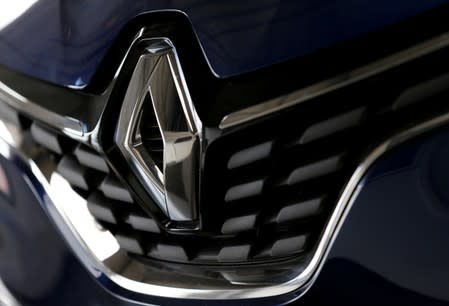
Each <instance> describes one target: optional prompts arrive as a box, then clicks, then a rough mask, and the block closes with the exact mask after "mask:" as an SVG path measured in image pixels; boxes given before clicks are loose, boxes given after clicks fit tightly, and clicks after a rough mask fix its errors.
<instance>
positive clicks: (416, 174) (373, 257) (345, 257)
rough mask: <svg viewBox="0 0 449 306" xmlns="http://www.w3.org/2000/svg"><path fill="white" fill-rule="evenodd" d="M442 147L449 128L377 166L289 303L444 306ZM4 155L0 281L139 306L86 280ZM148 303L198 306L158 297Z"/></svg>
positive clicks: (24, 290)
mask: <svg viewBox="0 0 449 306" xmlns="http://www.w3.org/2000/svg"><path fill="white" fill-rule="evenodd" d="M448 140H449V129H447V128H446V129H444V130H441V131H439V132H435V133H433V134H431V135H426V136H423V137H421V138H419V139H416V140H413V141H411V142H409V143H406V144H405V145H403V146H401V147H399V148H397V149H395V150H394V151H392V152H390V153H388V154H387V155H386V156H385V157H383V158H382V159H381V160H379V161H378V162H377V164H375V165H374V166H373V168H372V169H371V170H370V171H369V173H368V174H367V176H366V177H365V179H364V181H363V188H362V189H361V192H360V194H359V196H358V197H357V199H356V201H355V203H354V205H353V207H352V209H351V211H350V213H349V215H348V217H347V219H346V221H345V223H344V224H343V227H342V229H341V232H340V233H339V235H338V237H337V240H336V242H335V244H334V246H333V248H332V250H331V253H330V255H329V257H328V259H327V261H326V263H325V265H324V267H323V270H322V271H321V273H320V274H319V276H318V278H317V280H316V282H315V284H314V285H313V286H312V288H311V289H310V290H309V291H308V292H307V293H306V294H305V295H304V296H303V297H302V298H299V299H297V297H298V296H299V295H300V293H299V292H298V293H291V294H289V295H288V298H289V299H290V300H291V303H293V304H297V305H342V304H344V305H384V304H391V303H393V304H395V305H405V304H406V305H449V284H448V282H447V275H448V274H449V264H448V261H447V258H448V257H449V247H448V245H447V233H448V232H449V191H448V189H447V188H446V186H447V173H448V171H449V161H448V159H447V156H448V155H449V141H448ZM0 155H1V157H0V190H1V193H0V238H1V239H0V242H1V243H0V275H1V277H2V279H3V281H4V283H5V284H6V285H7V287H8V288H9V289H10V290H11V292H12V293H13V294H14V295H15V296H16V298H17V300H18V301H19V302H20V303H21V304H22V305H127V306H131V305H137V304H136V303H135V302H132V301H130V300H126V301H125V300H123V299H121V298H119V297H118V296H117V295H113V294H111V293H110V292H109V291H106V290H105V289H104V287H103V286H102V285H101V284H102V282H104V279H103V278H102V274H101V273H98V277H97V278H96V279H95V278H92V277H91V276H90V274H89V272H88V271H87V270H86V268H85V267H84V266H83V265H81V264H80V262H79V261H78V259H77V258H76V257H75V256H74V255H73V253H72V252H71V249H70V248H69V247H68V246H67V245H66V243H65V241H64V240H63V239H62V238H61V236H60V233H59V232H58V231H57V230H56V227H55V225H54V224H53V223H52V221H51V220H50V218H48V216H47V215H46V214H45V212H44V211H45V210H44V209H43V208H44V207H45V205H46V204H45V198H46V194H45V192H44V190H43V189H39V188H37V189H34V188H30V186H33V185H34V186H36V185H35V183H34V182H35V180H36V179H35V178H34V177H32V176H30V171H29V169H27V168H26V167H25V164H24V163H23V162H22V161H21V158H20V157H19V156H18V155H16V154H15V152H14V151H13V150H11V149H10V148H9V149H8V148H7V147H5V143H4V142H1V146H0ZM43 205H44V206H43ZM46 209H47V210H48V209H50V207H46ZM50 212H51V209H50ZM98 272H99V271H98ZM103 285H105V284H103ZM111 288H113V287H110V286H109V289H111ZM118 292H119V291H118ZM281 300H284V301H285V297H284V298H275V299H272V300H270V299H265V300H263V301H260V300H259V301H258V303H260V302H265V303H263V304H266V305H270V304H276V303H277V302H279V301H281ZM146 302H147V303H151V304H168V305H185V304H192V303H193V304H195V305H198V304H201V303H200V301H192V300H167V299H162V298H156V297H155V298H151V297H150V298H149V299H147V300H146ZM251 302H254V301H251ZM251 302H250V304H251ZM232 303H233V302H229V301H221V302H220V301H215V302H213V303H212V302H207V304H208V305H224V304H225V305H229V304H232ZM235 303H237V304H239V302H237V301H235Z"/></svg>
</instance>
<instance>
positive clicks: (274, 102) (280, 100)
mask: <svg viewBox="0 0 449 306" xmlns="http://www.w3.org/2000/svg"><path fill="white" fill-rule="evenodd" d="M447 46H449V33H444V34H442V35H440V36H437V37H434V38H432V39H429V40H427V41H424V42H422V43H419V44H417V45H415V46H413V47H410V48H408V49H405V50H402V51H400V52H397V53H394V54H392V55H389V56H387V57H384V58H382V59H380V60H378V61H375V62H372V63H370V64H367V65H365V66H362V67H359V68H357V69H355V70H352V71H348V72H346V73H343V74H340V75H337V76H335V77H332V78H329V79H327V80H324V81H321V82H319V83H315V84H313V85H310V86H308V87H305V88H302V89H299V90H297V91H294V92H291V93H289V94H286V95H283V96H280V97H277V98H274V99H271V100H268V101H265V102H262V103H260V104H257V105H254V106H250V107H248V108H245V109H242V110H239V111H236V112H233V113H231V114H228V115H226V116H225V117H224V118H223V119H222V120H221V122H220V125H219V128H220V129H227V128H230V127H233V126H236V125H239V124H242V123H245V122H248V121H251V120H254V119H257V118H260V117H263V116H266V115H269V114H272V113H274V112H278V111H280V110H283V109H285V108H288V107H291V106H293V105H297V104H300V103H302V102H305V101H307V100H310V99H313V98H315V97H317V96H320V95H323V94H326V93H328V92H331V91H333V90H336V89H339V88H342V87H344V86H347V85H350V84H353V83H355V82H358V81H361V80H363V79H366V78H369V77H371V76H373V75H376V74H378V73H381V72H384V71H386V70H388V69H391V68H394V67H397V66H399V65H401V64H404V63H406V62H409V61H411V60H414V59H417V58H419V57H421V56H424V55H426V54H429V53H431V52H434V51H437V50H439V49H441V48H444V47H447Z"/></svg>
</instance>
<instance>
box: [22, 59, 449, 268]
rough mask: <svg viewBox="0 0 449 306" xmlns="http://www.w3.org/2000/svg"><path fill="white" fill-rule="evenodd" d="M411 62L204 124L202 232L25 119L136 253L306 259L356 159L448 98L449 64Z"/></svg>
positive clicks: (172, 257)
mask: <svg viewBox="0 0 449 306" xmlns="http://www.w3.org/2000/svg"><path fill="white" fill-rule="evenodd" d="M443 55H444V54H442V55H440V56H443ZM434 58H435V62H438V57H437V56H434ZM443 58H444V56H443ZM443 58H442V59H443ZM414 66H415V68H413V69H417V70H412V69H411V68H408V67H407V66H406V67H405V68H404V67H398V68H395V69H391V70H390V71H388V72H386V73H382V74H379V75H376V76H373V77H371V78H368V79H365V80H363V81H360V82H358V83H355V84H352V85H348V86H346V87H343V88H340V89H338V90H334V91H332V92H330V93H327V94H324V95H321V96H319V97H316V98H314V99H311V100H309V101H307V102H304V103H301V104H298V105H296V106H294V107H291V108H289V109H288V110H284V111H279V112H277V113H275V114H272V115H271V116H268V117H266V118H264V119H263V120H260V119H258V120H254V121H253V122H250V123H247V124H243V125H241V126H238V127H235V128H230V129H227V130H224V131H219V130H218V129H217V128H207V129H206V131H205V133H211V134H214V135H219V136H218V137H215V138H213V140H212V141H211V142H210V143H208V144H207V146H206V147H205V154H204V159H203V160H202V175H201V185H200V188H201V193H200V212H201V218H202V227H201V230H199V231H197V232H189V233H174V232H169V231H166V230H165V229H164V228H163V227H161V226H159V225H158V223H157V222H156V221H155V220H154V219H153V218H152V217H151V216H150V215H148V214H147V213H146V212H145V211H144V210H143V209H142V208H141V207H140V205H139V203H137V202H136V201H135V200H134V199H133V196H132V195H131V193H130V191H129V190H128V189H127V188H126V187H125V186H124V185H123V184H122V183H121V178H120V177H119V176H118V175H117V174H116V173H114V171H113V170H112V168H111V167H110V166H109V165H108V163H107V162H106V160H105V158H104V157H103V155H102V154H101V153H99V152H97V151H95V150H94V149H92V148H91V147H88V146H86V145H84V144H81V143H78V142H77V141H75V140H72V139H69V138H67V137H66V136H64V135H61V134H59V133H58V132H57V131H56V130H53V129H52V128H50V127H48V126H46V125H45V123H42V122H35V121H32V118H26V119H25V121H26V122H28V123H27V124H25V125H24V128H25V129H26V130H27V132H29V135H30V136H31V137H32V138H33V139H34V141H35V143H36V145H38V146H39V147H40V148H41V149H42V150H47V151H48V153H49V154H52V155H53V156H54V158H55V159H56V160H57V163H58V166H57V168H56V172H58V173H59V174H60V175H61V176H63V177H64V178H65V179H66V180H67V181H68V182H69V183H70V184H71V186H72V187H73V189H74V190H75V191H76V192H78V193H79V194H80V195H81V196H82V197H83V198H85V199H86V201H87V203H88V208H89V210H90V212H91V213H92V215H93V216H94V217H95V218H96V219H97V220H98V221H99V223H100V224H101V225H102V226H103V227H104V228H106V229H108V230H109V231H111V233H113V234H114V236H115V237H116V238H117V240H118V242H119V244H120V246H121V247H122V248H123V249H124V250H126V251H128V252H129V253H131V254H133V255H137V257H139V256H140V258H151V259H157V260H163V261H168V262H178V263H192V264H197V263H198V264H211V265H213V264H243V263H245V264H251V263H259V262H276V261H281V260H284V259H291V258H295V259H298V258H299V259H301V258H302V259H304V260H305V261H306V260H307V259H308V258H310V256H311V255H312V254H313V251H314V249H315V248H316V246H317V244H318V242H319V239H320V237H321V235H322V233H323V230H324V227H325V225H326V222H327V220H328V219H329V217H330V215H331V213H332V211H333V209H334V208H335V206H336V204H337V202H338V199H339V197H340V195H341V193H342V191H343V189H344V187H345V184H346V183H347V182H348V180H349V179H350V177H351V175H352V174H353V173H354V171H355V169H356V167H357V165H358V164H359V163H360V160H361V159H362V158H363V157H364V156H366V154H368V153H369V152H370V151H371V150H372V149H373V148H374V147H375V146H376V145H378V144H379V143H380V141H382V140H383V139H385V138H386V137H388V136H389V135H391V134H394V133H397V131H398V130H400V129H403V128H406V127H410V126H413V125H414V124H416V122H420V121H422V120H423V118H424V117H425V116H429V117H430V116H435V114H438V113H440V112H441V111H442V110H443V108H447V105H445V103H444V101H445V99H446V98H447V97H446V89H447V88H448V87H449V77H448V76H447V75H445V74H444V73H445V72H446V71H448V70H449V69H447V68H448V67H445V65H439V66H438V68H436V67H432V66H428V65H426V62H425V61H424V60H416V61H415V63H414ZM408 70H410V71H408ZM413 71H415V72H416V71H420V73H414V72H413ZM438 73H439V74H440V76H436V75H438ZM404 75H407V77H404ZM424 101H425V103H426V104H425V105H426V107H425V109H423V107H422V105H423V104H422V103H420V102H424ZM145 116H146V117H145V118H149V119H148V120H147V121H146V122H145V127H144V129H143V131H145V132H144V133H143V135H142V138H143V144H144V145H145V146H147V147H148V151H149V152H151V155H152V158H153V159H155V162H156V163H157V164H158V165H159V166H160V167H161V165H162V159H163V156H162V154H161V152H162V150H161V149H162V147H161V145H162V141H161V136H160V132H159V130H158V128H157V125H156V124H154V122H155V120H154V118H155V117H154V115H153V117H152V116H151V114H148V113H146V114H145ZM150 119H151V120H150ZM148 122H150V123H148ZM211 139H212V137H211Z"/></svg>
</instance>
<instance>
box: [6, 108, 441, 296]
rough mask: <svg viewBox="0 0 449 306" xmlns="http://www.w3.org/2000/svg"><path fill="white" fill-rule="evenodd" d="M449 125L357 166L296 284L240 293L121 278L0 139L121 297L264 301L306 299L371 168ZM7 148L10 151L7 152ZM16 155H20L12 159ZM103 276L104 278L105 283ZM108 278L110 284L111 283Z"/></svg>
mask: <svg viewBox="0 0 449 306" xmlns="http://www.w3.org/2000/svg"><path fill="white" fill-rule="evenodd" d="M448 122H449V113H446V114H444V115H441V116H438V117H436V118H433V119H431V120H428V121H426V122H424V123H422V124H419V125H416V126H415V127H413V128H411V129H408V130H405V131H404V132H401V133H399V134H396V135H395V136H393V137H391V138H390V139H388V140H386V141H385V142H383V143H382V144H380V145H379V146H378V147H377V148H376V149H375V150H374V151H372V152H371V153H370V154H369V155H368V156H367V157H366V158H365V160H364V161H363V162H362V163H361V164H360V165H359V166H358V167H357V169H356V170H355V172H354V173H353V175H352V176H351V178H350V180H349V182H348V184H347V185H346V187H345V189H344V191H343V193H342V196H341V197H340V199H339V201H338V203H337V205H336V207H335V209H334V211H333V212H332V215H331V218H330V220H329V222H328V224H327V225H326V228H325V230H324V233H323V236H322V239H321V240H320V242H319V244H318V247H317V249H316V250H315V253H314V255H313V257H312V259H311V261H310V263H309V264H308V266H307V267H306V268H305V270H303V271H302V272H301V273H300V274H299V275H297V276H296V277H294V278H293V279H290V280H288V281H286V282H284V283H281V284H277V285H265V286H263V285H261V286H252V287H251V286H248V285H244V284H243V285H241V286H238V285H237V288H235V289H210V288H208V289H201V288H200V289H198V288H193V287H192V288H187V287H184V288H182V287H171V286H168V285H154V284H149V283H143V282H140V281H138V280H133V279H129V278H126V277H124V276H122V275H120V274H117V273H115V272H113V271H112V270H111V269H110V267H109V266H108V261H107V259H106V260H101V259H100V258H98V257H97V256H96V255H95V254H94V253H93V251H92V250H90V249H89V248H88V247H87V245H86V244H85V242H84V240H83V237H82V236H81V235H80V232H79V231H78V230H77V229H76V228H75V227H74V225H73V224H71V222H70V221H69V219H68V217H67V216H66V213H65V211H64V209H63V206H62V205H61V204H60V203H58V201H55V200H54V199H55V198H54V196H52V194H53V190H52V188H51V187H50V185H49V182H48V181H47V179H46V178H45V176H44V174H43V173H42V172H41V170H40V169H39V168H38V166H37V165H36V163H35V162H34V161H33V160H31V159H29V158H27V157H24V156H23V152H18V153H17V151H18V150H19V148H18V147H17V146H16V145H15V144H14V143H11V142H10V143H9V144H8V141H7V139H5V138H4V135H0V154H1V155H2V156H4V157H5V158H7V159H9V160H12V161H13V162H15V163H17V162H18V159H17V157H21V158H20V159H21V161H22V162H24V163H25V166H26V168H25V174H24V175H27V176H30V179H29V181H30V183H31V187H33V188H35V189H41V188H43V190H45V192H46V193H44V195H42V196H41V197H40V198H41V205H42V207H43V208H44V210H45V211H46V212H47V213H48V214H49V215H50V216H51V217H52V219H53V220H54V222H55V224H56V225H57V227H58V228H59V230H60V231H61V232H62V233H63V235H64V237H65V238H66V240H67V241H68V242H69V244H70V245H71V247H72V249H73V250H74V252H75V253H76V254H77V256H78V257H79V258H80V259H81V261H82V262H83V263H84V265H85V266H86V267H87V268H88V270H89V271H90V272H91V273H92V274H93V276H94V277H97V278H98V279H101V282H102V283H104V284H106V285H107V284H108V283H110V282H113V283H115V284H116V285H118V286H119V287H120V288H121V289H125V292H123V290H121V293H120V294H122V295H123V294H124V293H126V292H127V291H129V292H128V295H129V296H133V294H135V293H140V294H144V295H148V296H150V295H152V296H159V297H166V298H181V299H204V300H217V299H251V298H263V297H274V296H279V295H283V294H287V293H290V292H292V291H295V290H298V289H302V291H301V292H300V293H301V294H303V293H304V292H306V290H307V289H309V288H310V287H311V285H312V284H313V282H314V280H315V279H316V277H317V276H318V274H319V272H320V270H321V268H322V266H323V264H324V262H325V259H326V257H327V255H328V252H329V251H330V249H331V247H332V245H333V242H334V240H335V239H336V237H337V235H338V232H339V230H340V228H341V226H342V224H343V223H344V220H345V218H346V216H347V214H348V212H349V211H350V209H351V207H352V205H353V203H354V201H355V199H356V198H357V196H358V194H359V192H360V190H361V189H362V187H363V181H362V180H363V177H364V175H365V174H366V173H367V171H368V169H369V168H370V167H371V166H372V165H373V164H374V162H376V161H377V160H378V159H379V158H380V157H381V156H383V155H384V154H385V153H386V152H388V151H389V150H390V149H392V148H394V147H396V146H397V145H399V144H401V143H403V142H405V141H406V140H409V139H411V138H414V137H416V136H418V135H421V134H423V133H425V132H427V131H429V130H431V129H434V128H437V127H439V126H442V125H443V124H445V123H448ZM5 145H6V146H7V147H6V148H7V149H6V150H5ZM12 153H16V154H12ZM100 276H101V278H100ZM105 277H106V279H107V281H105Z"/></svg>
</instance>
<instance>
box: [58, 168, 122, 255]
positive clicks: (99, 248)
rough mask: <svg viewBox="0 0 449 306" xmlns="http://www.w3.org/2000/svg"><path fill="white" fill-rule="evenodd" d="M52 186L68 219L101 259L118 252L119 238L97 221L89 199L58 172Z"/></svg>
mask: <svg viewBox="0 0 449 306" xmlns="http://www.w3.org/2000/svg"><path fill="white" fill-rule="evenodd" d="M50 187H51V188H52V190H53V191H54V192H53V198H54V200H55V201H58V202H59V203H61V206H62V207H63V210H64V212H65V214H66V216H67V219H68V220H69V221H70V223H71V224H72V225H73V226H74V227H75V228H76V229H77V230H78V232H79V234H80V236H81V237H82V239H83V240H84V243H85V244H86V245H87V247H88V248H89V249H90V250H92V252H93V253H95V255H96V256H97V257H98V259H99V260H105V259H107V258H109V257H111V256H112V255H113V254H115V253H117V252H118V250H119V249H120V246H119V244H118V242H117V240H116V239H115V238H114V236H113V235H112V234H111V233H110V232H109V231H107V230H105V229H103V228H102V227H101V225H100V224H98V223H97V221H95V219H94V217H93V216H92V215H91V214H90V212H89V209H88V208H87V201H86V200H85V199H84V198H82V197H81V196H80V195H78V194H77V193H76V192H75V191H74V190H73V189H72V187H70V184H69V183H68V182H67V181H66V180H65V179H64V178H63V177H62V176H61V175H59V174H58V173H56V172H54V173H53V174H52V175H51V178H50Z"/></svg>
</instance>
